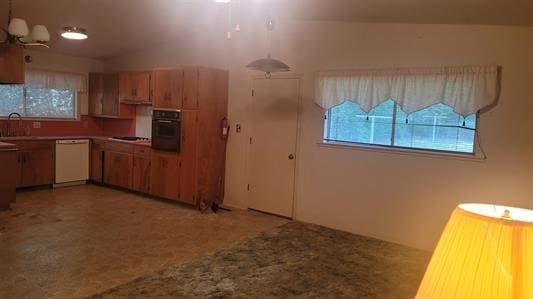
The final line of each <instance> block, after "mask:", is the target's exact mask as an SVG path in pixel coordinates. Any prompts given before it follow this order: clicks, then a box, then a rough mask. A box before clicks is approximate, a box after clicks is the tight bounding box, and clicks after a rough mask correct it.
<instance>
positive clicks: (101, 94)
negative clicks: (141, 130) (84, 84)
mask: <svg viewBox="0 0 533 299" xmlns="http://www.w3.org/2000/svg"><path fill="white" fill-rule="evenodd" d="M118 93H119V75H118V74H103V73H90V74H89V97H88V98H89V115H91V116H96V117H109V118H125V119H131V118H135V108H134V107H131V106H130V105H123V104H120V103H119V98H118Z"/></svg>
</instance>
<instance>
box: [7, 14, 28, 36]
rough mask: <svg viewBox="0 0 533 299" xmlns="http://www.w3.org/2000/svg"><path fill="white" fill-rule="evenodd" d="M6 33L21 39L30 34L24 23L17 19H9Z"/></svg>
mask: <svg viewBox="0 0 533 299" xmlns="http://www.w3.org/2000/svg"><path fill="white" fill-rule="evenodd" d="M7 31H8V32H9V34H11V35H13V36H16V37H23V36H26V35H28V34H29V33H30V29H29V28H28V25H27V24H26V21H24V20H23V19H17V18H13V19H11V21H10V22H9V26H8V27H7Z"/></svg>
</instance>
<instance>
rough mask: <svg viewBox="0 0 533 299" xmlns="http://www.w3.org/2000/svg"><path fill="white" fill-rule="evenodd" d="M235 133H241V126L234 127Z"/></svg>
mask: <svg viewBox="0 0 533 299" xmlns="http://www.w3.org/2000/svg"><path fill="white" fill-rule="evenodd" d="M235 132H237V133H240V132H241V124H236V125H235Z"/></svg>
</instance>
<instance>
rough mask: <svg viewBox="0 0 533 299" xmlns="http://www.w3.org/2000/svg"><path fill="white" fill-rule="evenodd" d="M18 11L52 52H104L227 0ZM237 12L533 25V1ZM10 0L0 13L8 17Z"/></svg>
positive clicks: (55, 4) (169, 31)
mask: <svg viewBox="0 0 533 299" xmlns="http://www.w3.org/2000/svg"><path fill="white" fill-rule="evenodd" d="M13 5H14V9H13V10H14V11H13V14H14V16H15V17H22V18H24V19H26V20H27V21H28V23H29V25H30V26H31V25H34V24H45V25H46V26H47V27H48V29H49V30H50V32H51V34H52V42H51V45H52V47H53V51H54V52H59V53H64V54H69V55H75V56H83V57H92V58H105V57H111V56H116V55H120V54H122V53H126V52H128V51H133V50H136V49H140V48H144V47H146V46H148V45H150V44H151V43H155V42H161V41H164V40H165V39H166V38H168V37H169V36H172V37H173V38H178V37H179V36H180V34H181V33H183V32H185V31H187V30H191V28H190V27H189V26H190V24H191V23H192V22H193V21H195V20H197V19H203V20H206V21H209V20H220V19H221V18H225V15H226V14H227V9H226V8H227V6H226V5H224V4H216V3H214V1H213V0H46V1H45V0H14V1H13ZM232 5H233V8H232V9H233V13H234V14H248V13H251V12H258V11H263V12H264V11H266V10H268V9H270V8H272V9H273V10H274V11H275V13H276V15H277V16H279V18H282V19H286V20H287V19H297V20H324V21H350V22H385V23H421V24H485V25H515V26H533V1H532V0H240V1H239V0H233V4H232ZM7 7H8V1H7V0H0V20H5V21H3V22H2V25H5V23H6V22H7ZM69 25H71V26H81V27H84V28H86V29H87V30H88V32H89V34H90V38H89V39H88V40H86V41H84V42H75V41H68V40H64V39H61V38H59V37H58V32H59V31H60V30H61V28H62V27H63V26H69Z"/></svg>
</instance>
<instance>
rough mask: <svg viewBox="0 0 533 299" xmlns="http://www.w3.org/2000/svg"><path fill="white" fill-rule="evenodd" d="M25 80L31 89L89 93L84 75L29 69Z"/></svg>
mask: <svg viewBox="0 0 533 299" xmlns="http://www.w3.org/2000/svg"><path fill="white" fill-rule="evenodd" d="M25 79H26V80H25V82H26V83H25V84H26V85H28V86H31V87H36V88H50V89H59V90H72V91H76V92H87V76H85V75H82V74H73V73H63V72H55V71H45V70H35V69H29V70H26V74H25Z"/></svg>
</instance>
